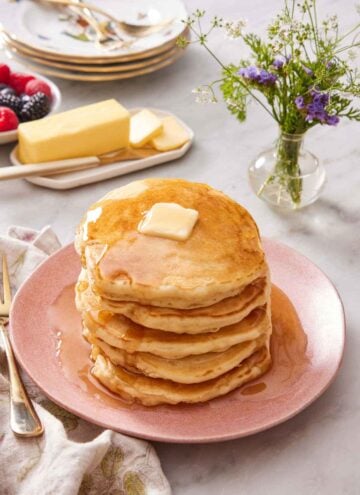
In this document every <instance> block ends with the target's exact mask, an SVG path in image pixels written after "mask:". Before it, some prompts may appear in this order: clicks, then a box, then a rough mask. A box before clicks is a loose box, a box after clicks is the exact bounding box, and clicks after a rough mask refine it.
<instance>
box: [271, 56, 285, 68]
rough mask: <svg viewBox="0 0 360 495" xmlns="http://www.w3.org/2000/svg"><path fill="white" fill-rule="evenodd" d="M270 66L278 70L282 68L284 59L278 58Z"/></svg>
mask: <svg viewBox="0 0 360 495" xmlns="http://www.w3.org/2000/svg"><path fill="white" fill-rule="evenodd" d="M272 64H273V66H274V67H275V69H277V70H280V69H282V68H283V67H284V64H285V59H283V58H279V57H278V58H276V59H275V60H274V61H273V63H272Z"/></svg>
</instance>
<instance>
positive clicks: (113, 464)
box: [100, 445, 124, 479]
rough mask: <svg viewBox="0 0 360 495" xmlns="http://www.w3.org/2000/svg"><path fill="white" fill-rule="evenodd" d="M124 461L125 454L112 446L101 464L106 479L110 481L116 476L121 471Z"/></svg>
mask: <svg viewBox="0 0 360 495" xmlns="http://www.w3.org/2000/svg"><path fill="white" fill-rule="evenodd" d="M123 460H124V453H123V451H122V450H121V449H120V447H114V446H113V445H111V447H110V448H109V450H108V451H107V452H106V454H105V456H104V458H103V460H102V461H101V464H100V467H101V471H102V473H103V475H104V477H105V478H107V479H109V478H113V477H114V476H116V475H117V474H118V472H119V471H120V467H121V464H122V462H123Z"/></svg>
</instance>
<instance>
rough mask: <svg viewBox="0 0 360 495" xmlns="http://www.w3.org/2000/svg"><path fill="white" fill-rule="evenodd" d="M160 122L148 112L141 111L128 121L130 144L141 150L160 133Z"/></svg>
mask: <svg viewBox="0 0 360 495" xmlns="http://www.w3.org/2000/svg"><path fill="white" fill-rule="evenodd" d="M162 128H163V125H162V123H161V120H160V119H159V118H158V117H157V116H156V115H155V114H154V113H153V112H150V110H146V109H145V110H141V111H140V112H138V113H136V114H135V115H133V116H132V117H131V119H130V144H131V146H132V147H133V148H141V147H142V146H144V145H145V144H146V143H148V142H149V141H151V140H152V139H153V138H154V137H155V136H157V135H158V134H160V133H161V131H162Z"/></svg>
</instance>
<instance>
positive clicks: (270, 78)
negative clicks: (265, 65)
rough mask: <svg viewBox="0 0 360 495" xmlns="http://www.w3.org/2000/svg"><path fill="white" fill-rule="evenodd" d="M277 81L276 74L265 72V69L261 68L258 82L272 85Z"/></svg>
mask: <svg viewBox="0 0 360 495" xmlns="http://www.w3.org/2000/svg"><path fill="white" fill-rule="evenodd" d="M276 81H277V76H276V75H275V74H272V73H271V72H267V71H266V70H265V69H261V71H260V74H259V77H258V81H257V82H258V83H259V84H264V85H265V86H273V85H274V84H275V83H276Z"/></svg>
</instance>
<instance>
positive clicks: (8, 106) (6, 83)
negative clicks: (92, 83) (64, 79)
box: [0, 63, 61, 145]
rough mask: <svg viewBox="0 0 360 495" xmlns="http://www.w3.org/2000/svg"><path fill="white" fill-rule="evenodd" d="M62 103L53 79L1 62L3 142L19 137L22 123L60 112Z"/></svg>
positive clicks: (0, 133)
mask: <svg viewBox="0 0 360 495" xmlns="http://www.w3.org/2000/svg"><path fill="white" fill-rule="evenodd" d="M60 103H61V93H60V90H59V88H58V87H57V86H56V85H55V84H54V83H53V82H51V81H50V80H49V79H47V78H46V77H43V76H40V75H39V74H35V73H33V72H26V73H25V72H13V71H12V70H11V69H10V67H9V66H8V65H6V64H1V63H0V145H1V144H6V143H12V142H13V141H17V128H18V126H19V124H21V123H22V122H29V121H31V120H38V119H42V118H43V117H46V116H47V115H49V114H50V113H53V112H56V110H57V109H58V108H59V106H60Z"/></svg>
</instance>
